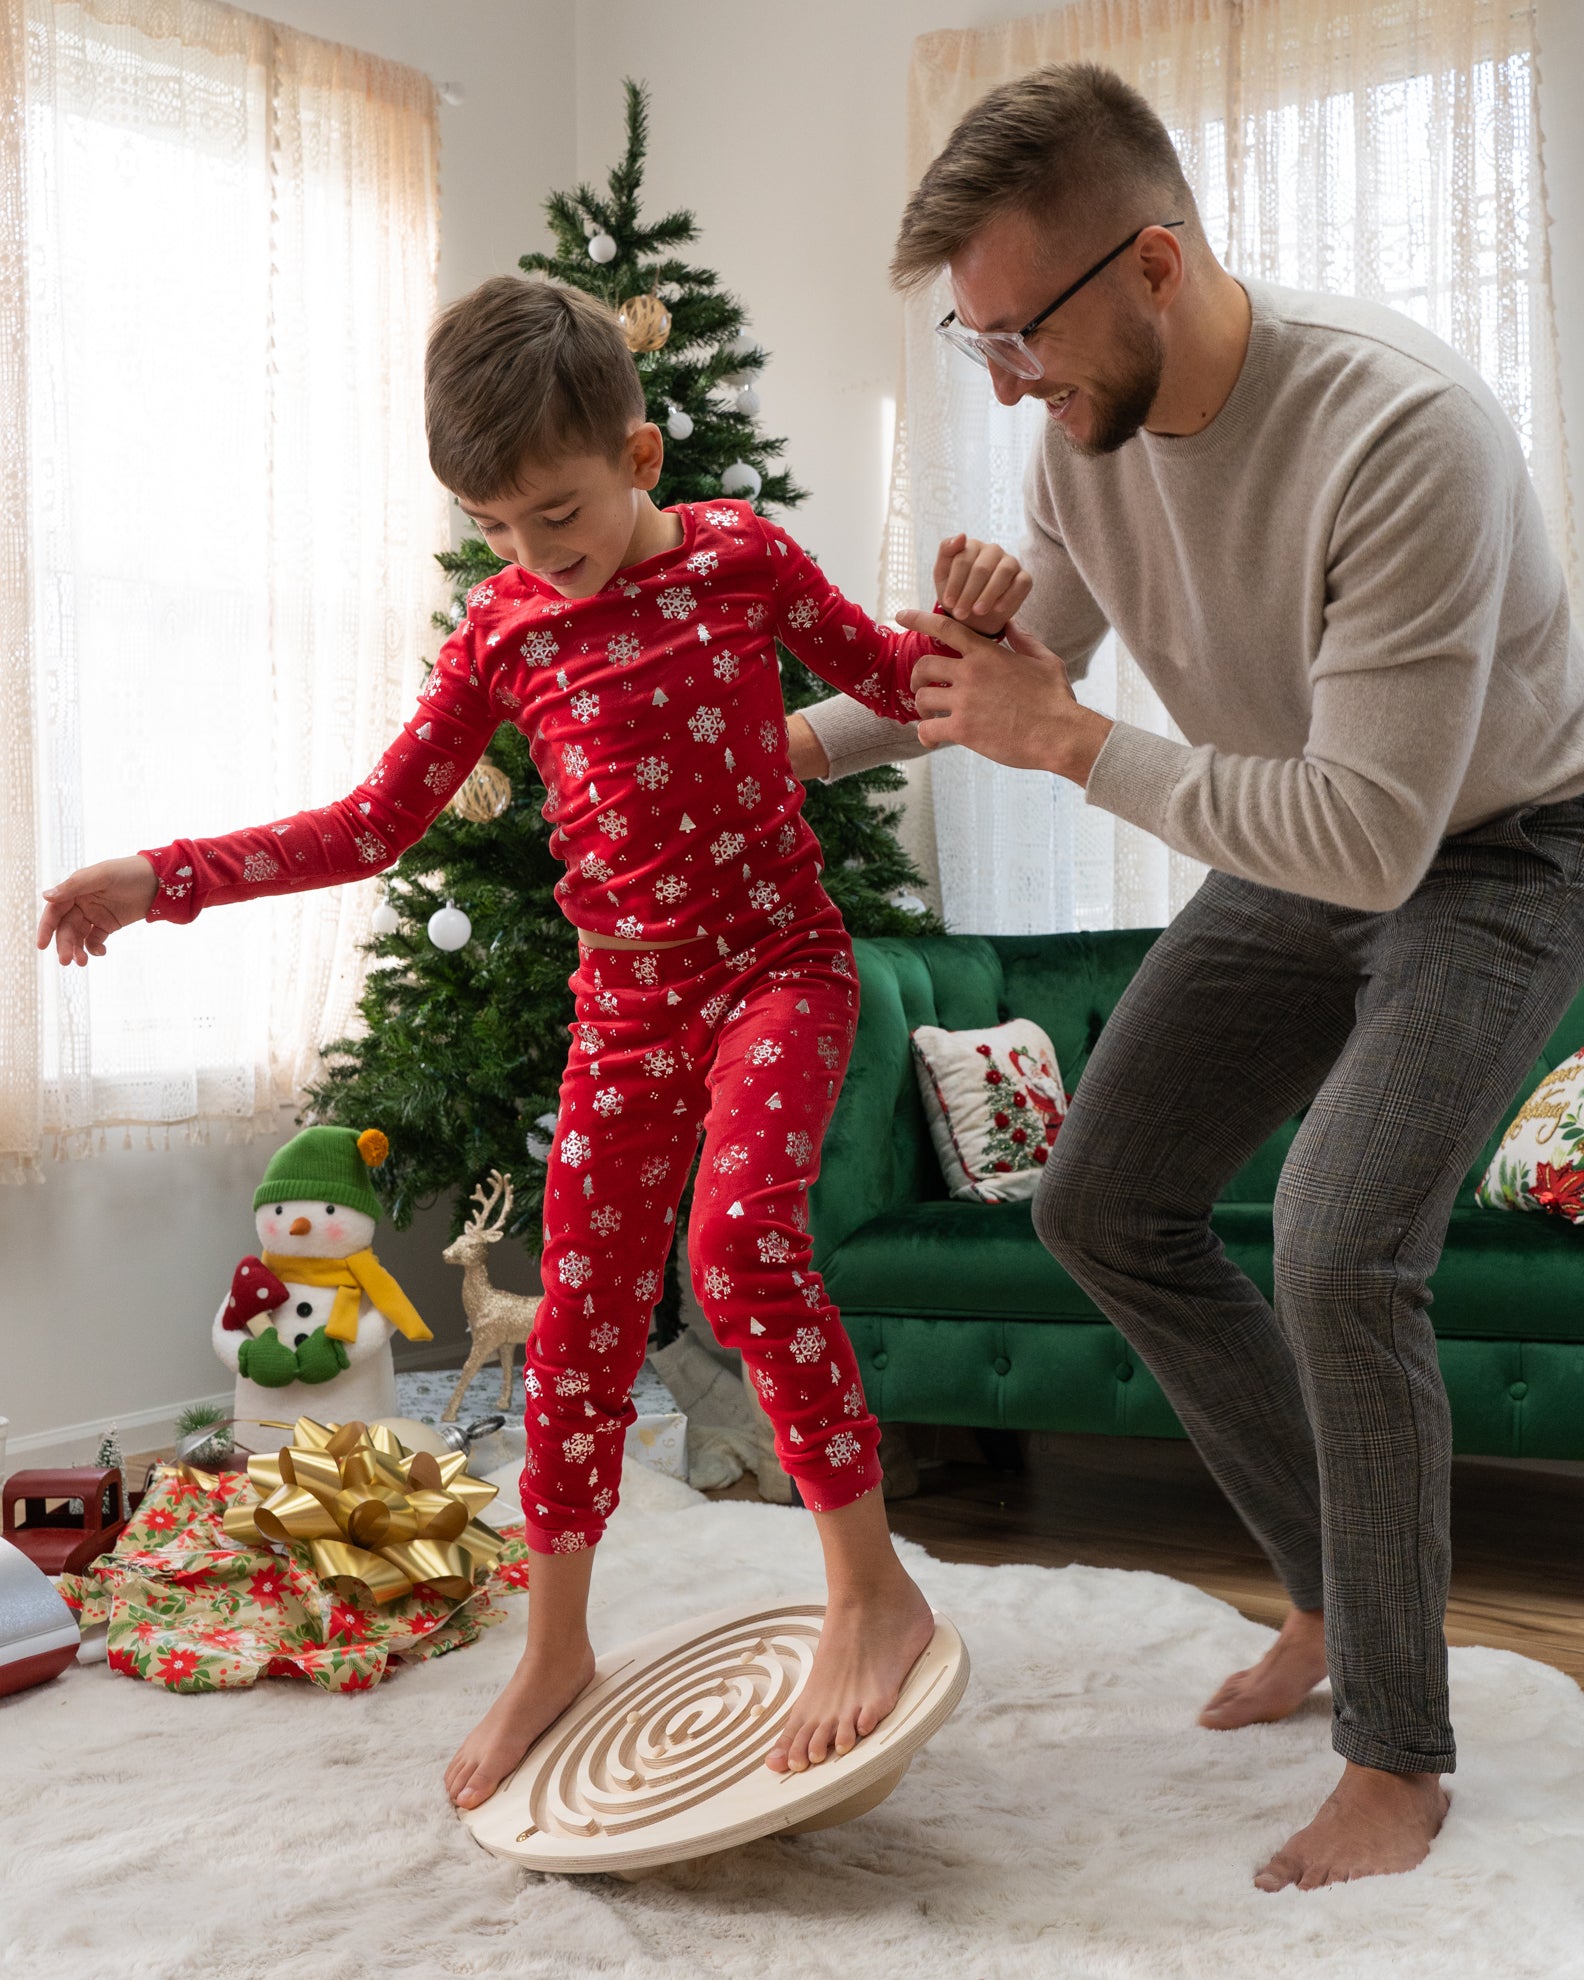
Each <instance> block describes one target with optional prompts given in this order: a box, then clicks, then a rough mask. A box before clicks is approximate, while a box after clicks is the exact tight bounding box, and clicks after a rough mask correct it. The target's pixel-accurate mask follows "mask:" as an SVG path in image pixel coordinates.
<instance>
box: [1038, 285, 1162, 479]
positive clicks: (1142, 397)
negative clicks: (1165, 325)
mask: <svg viewBox="0 0 1584 1980" xmlns="http://www.w3.org/2000/svg"><path fill="white" fill-rule="evenodd" d="M1165 363H1166V353H1165V350H1164V348H1163V347H1162V345H1161V339H1160V332H1159V331H1158V330H1157V329H1156V328H1155V325H1154V324H1153V323H1152V322H1151V321H1150V320H1149V318H1148V317H1144V316H1132V315H1129V316H1125V317H1123V318H1121V320H1119V322H1118V324H1117V327H1116V366H1115V369H1114V370H1113V371H1112V372H1111V375H1110V376H1109V377H1107V378H1105V379H1103V380H1102V381H1101V382H1100V384H1099V385H1097V386H1096V387H1095V388H1094V389H1093V390H1091V391H1088V392H1087V397H1088V400H1089V407H1090V413H1091V416H1092V420H1093V424H1094V432H1093V433H1092V434H1091V435H1090V437H1089V438H1088V439H1086V440H1080V439H1078V438H1077V436H1076V435H1075V434H1071V433H1069V432H1068V431H1067V429H1066V427H1065V426H1063V427H1062V437H1063V438H1064V439H1065V440H1066V441H1067V444H1068V445H1069V446H1070V447H1071V448H1073V449H1074V451H1075V452H1077V453H1080V454H1089V455H1095V454H1114V453H1115V452H1116V450H1117V449H1118V447H1124V446H1126V445H1127V443H1128V441H1129V440H1131V439H1132V438H1133V436H1134V434H1135V433H1137V432H1138V430H1139V428H1140V427H1141V426H1142V425H1143V424H1144V422H1145V420H1146V419H1148V418H1149V413H1150V407H1151V406H1153V405H1154V403H1155V396H1156V394H1157V393H1158V392H1159V391H1160V382H1161V372H1162V370H1163V369H1164V367H1165Z"/></svg>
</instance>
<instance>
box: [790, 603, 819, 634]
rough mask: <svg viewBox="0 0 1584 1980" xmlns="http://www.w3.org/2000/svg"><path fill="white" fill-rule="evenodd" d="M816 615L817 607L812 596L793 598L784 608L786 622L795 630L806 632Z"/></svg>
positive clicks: (817, 615)
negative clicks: (785, 608)
mask: <svg viewBox="0 0 1584 1980" xmlns="http://www.w3.org/2000/svg"><path fill="white" fill-rule="evenodd" d="M818 617H819V607H818V606H817V605H816V604H815V603H814V600H813V599H812V598H794V599H793V601H792V603H791V604H790V605H789V606H788V607H787V610H786V622H787V624H788V625H789V626H791V627H792V628H793V629H794V631H797V632H807V630H808V628H809V627H810V626H811V625H813V623H814V621H815V620H816V619H817V618H818Z"/></svg>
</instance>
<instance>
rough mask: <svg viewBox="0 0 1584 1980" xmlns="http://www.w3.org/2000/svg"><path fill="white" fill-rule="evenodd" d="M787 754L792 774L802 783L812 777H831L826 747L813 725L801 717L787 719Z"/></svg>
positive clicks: (790, 716) (792, 716)
mask: <svg viewBox="0 0 1584 1980" xmlns="http://www.w3.org/2000/svg"><path fill="white" fill-rule="evenodd" d="M787 754H788V755H789V756H790V757H791V759H792V774H793V776H794V777H796V778H797V779H798V781H799V782H800V783H803V784H806V783H807V782H808V781H809V779H810V778H811V777H828V776H829V775H830V758H829V757H828V756H827V755H826V754H825V745H824V744H823V743H822V742H821V741H820V739H819V737H818V736H817V735H815V733H814V727H813V724H812V723H810V722H805V721H804V719H803V717H802V716H801V715H789V716H788V717H787Z"/></svg>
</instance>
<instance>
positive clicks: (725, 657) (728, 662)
mask: <svg viewBox="0 0 1584 1980" xmlns="http://www.w3.org/2000/svg"><path fill="white" fill-rule="evenodd" d="M741 668H742V662H741V661H740V660H739V659H738V658H737V656H736V654H735V653H731V652H728V651H727V650H726V649H725V648H724V647H723V648H722V649H721V651H720V652H719V653H717V654H716V656H715V678H716V680H718V681H724V682H726V683H727V684H728V685H730V683H731V682H733V681H734V680H736V678H737V676H738V674H739V672H740V671H741Z"/></svg>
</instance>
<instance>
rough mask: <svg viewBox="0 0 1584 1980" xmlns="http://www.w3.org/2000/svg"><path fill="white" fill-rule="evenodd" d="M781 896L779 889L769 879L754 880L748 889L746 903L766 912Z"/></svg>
mask: <svg viewBox="0 0 1584 1980" xmlns="http://www.w3.org/2000/svg"><path fill="white" fill-rule="evenodd" d="M780 898H781V889H780V888H779V887H777V886H776V885H775V884H774V882H773V881H770V880H756V881H755V882H754V883H753V885H752V886H751V887H750V888H749V889H748V905H749V906H750V907H756V908H761V909H763V910H765V911H766V912H768V911H769V909H771V908H773V907H774V906H775V904H776V902H777V901H778V900H780Z"/></svg>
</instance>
